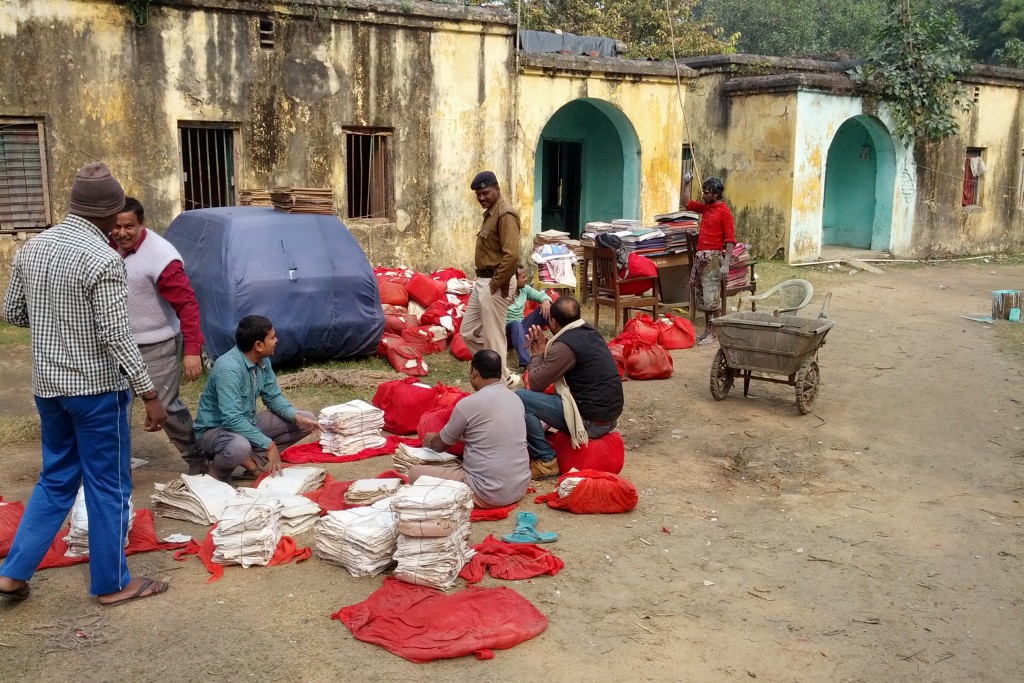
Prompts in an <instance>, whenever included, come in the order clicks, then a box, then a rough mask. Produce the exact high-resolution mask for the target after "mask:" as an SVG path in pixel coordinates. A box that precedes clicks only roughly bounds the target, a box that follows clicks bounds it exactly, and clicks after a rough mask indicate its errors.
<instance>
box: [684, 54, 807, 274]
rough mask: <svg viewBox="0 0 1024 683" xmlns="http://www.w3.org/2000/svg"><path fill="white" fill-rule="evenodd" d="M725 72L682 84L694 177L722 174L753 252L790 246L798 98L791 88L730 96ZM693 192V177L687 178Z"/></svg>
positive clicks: (739, 233) (763, 254)
mask: <svg viewBox="0 0 1024 683" xmlns="http://www.w3.org/2000/svg"><path fill="white" fill-rule="evenodd" d="M727 79H728V76H727V75H725V74H719V73H713V74H707V75H702V76H701V78H699V79H698V80H697V81H695V82H694V83H693V84H691V86H690V88H689V89H688V92H687V100H686V114H687V122H688V124H689V139H690V141H691V144H692V145H693V156H694V159H695V161H696V164H697V169H698V172H699V178H700V179H701V180H703V179H704V178H707V177H709V176H718V177H720V178H722V179H723V180H724V181H725V202H726V204H728V205H729V207H730V209H732V212H733V215H734V217H735V219H736V238H737V239H738V240H740V241H743V242H748V243H750V244H752V245H753V253H754V256H756V257H757V258H771V257H773V256H775V255H776V254H777V253H778V252H779V250H783V251H784V252H785V253H786V254H787V256H788V254H789V252H790V246H789V245H790V238H789V225H790V216H791V214H792V212H793V203H794V199H793V197H794V189H793V187H794V178H793V174H794V170H793V165H794V159H795V154H794V148H795V145H796V141H795V136H796V133H795V126H796V119H797V115H798V113H797V102H796V97H795V94H794V93H783V94H775V93H772V94H763V95H744V96H729V95H726V94H724V93H723V90H722V86H723V85H724V83H725V81H726V80H727ZM693 192H694V195H695V196H694V198H695V199H699V198H700V197H699V195H698V194H697V193H698V185H697V183H696V182H694V184H693Z"/></svg>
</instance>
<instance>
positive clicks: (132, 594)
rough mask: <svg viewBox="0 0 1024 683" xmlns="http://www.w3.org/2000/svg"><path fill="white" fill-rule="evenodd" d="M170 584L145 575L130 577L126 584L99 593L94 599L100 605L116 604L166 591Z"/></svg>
mask: <svg viewBox="0 0 1024 683" xmlns="http://www.w3.org/2000/svg"><path fill="white" fill-rule="evenodd" d="M170 587H171V584H169V583H167V582H166V581H160V580H159V579H150V578H146V577H145V576H140V577H138V578H134V579H132V580H131V581H130V582H129V583H128V585H127V586H125V587H124V588H123V589H121V590H119V591H118V592H116V593H107V594H106V595H100V596H98V597H97V598H96V599H97V601H98V602H99V603H100V604H101V605H118V604H121V603H124V602H130V601H132V600H141V599H142V598H148V597H150V596H153V595H160V594H161V593H166V592H167V589H168V588H170Z"/></svg>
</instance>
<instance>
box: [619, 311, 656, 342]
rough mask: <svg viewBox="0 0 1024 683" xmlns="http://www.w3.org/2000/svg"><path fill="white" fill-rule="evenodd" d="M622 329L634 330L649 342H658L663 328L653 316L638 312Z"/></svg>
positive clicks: (626, 330)
mask: <svg viewBox="0 0 1024 683" xmlns="http://www.w3.org/2000/svg"><path fill="white" fill-rule="evenodd" d="M622 331H623V332H632V333H633V334H635V335H636V336H638V337H640V339H642V340H643V341H645V342H647V343H649V344H657V343H658V334H660V333H661V328H660V327H659V326H658V323H656V322H654V320H653V319H652V318H651V316H649V315H647V314H646V313H637V314H636V316H635V317H633V318H631V319H630V320H627V321H626V324H625V325H623V326H622Z"/></svg>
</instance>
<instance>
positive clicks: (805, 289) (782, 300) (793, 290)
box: [740, 279, 814, 315]
mask: <svg viewBox="0 0 1024 683" xmlns="http://www.w3.org/2000/svg"><path fill="white" fill-rule="evenodd" d="M776 295H777V296H778V298H779V307H778V308H776V309H775V311H774V314H775V315H779V314H780V313H792V312H794V311H799V310H800V309H801V308H803V307H804V306H806V305H807V304H809V303H811V299H812V298H813V297H814V287H813V286H812V285H811V283H810V282H808V281H807V280H797V279H794V280H786V281H784V282H780V283H779V284H777V285H775V286H774V287H772V288H770V289H768V290H766V291H765V292H762V293H761V294H757V295H752V296H741V297H740V304H741V305H742V303H743V302H744V301H747V302H750V303H755V304H756V303H760V302H762V301H764V300H765V299H767V298H769V297H772V296H776Z"/></svg>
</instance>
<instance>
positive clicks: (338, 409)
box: [319, 399, 385, 455]
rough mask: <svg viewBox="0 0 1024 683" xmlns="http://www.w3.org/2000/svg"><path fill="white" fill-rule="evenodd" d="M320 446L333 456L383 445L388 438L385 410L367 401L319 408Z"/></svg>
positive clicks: (350, 453)
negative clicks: (385, 428) (383, 432)
mask: <svg viewBox="0 0 1024 683" xmlns="http://www.w3.org/2000/svg"><path fill="white" fill-rule="evenodd" d="M319 422H320V447H321V448H323V449H324V451H326V452H328V453H332V454H334V455H352V454H354V453H358V452H359V451H362V450H365V449H367V448H380V447H381V446H383V445H384V442H385V439H384V437H383V436H381V434H380V430H381V428H382V427H384V411H383V410H381V409H380V408H374V407H373V406H372V405H370V404H369V403H367V402H366V401H360V400H358V399H356V400H355V401H349V402H348V403H342V404H341V405H337V406H328V407H326V408H324V409H323V410H321V411H320V416H319Z"/></svg>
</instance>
